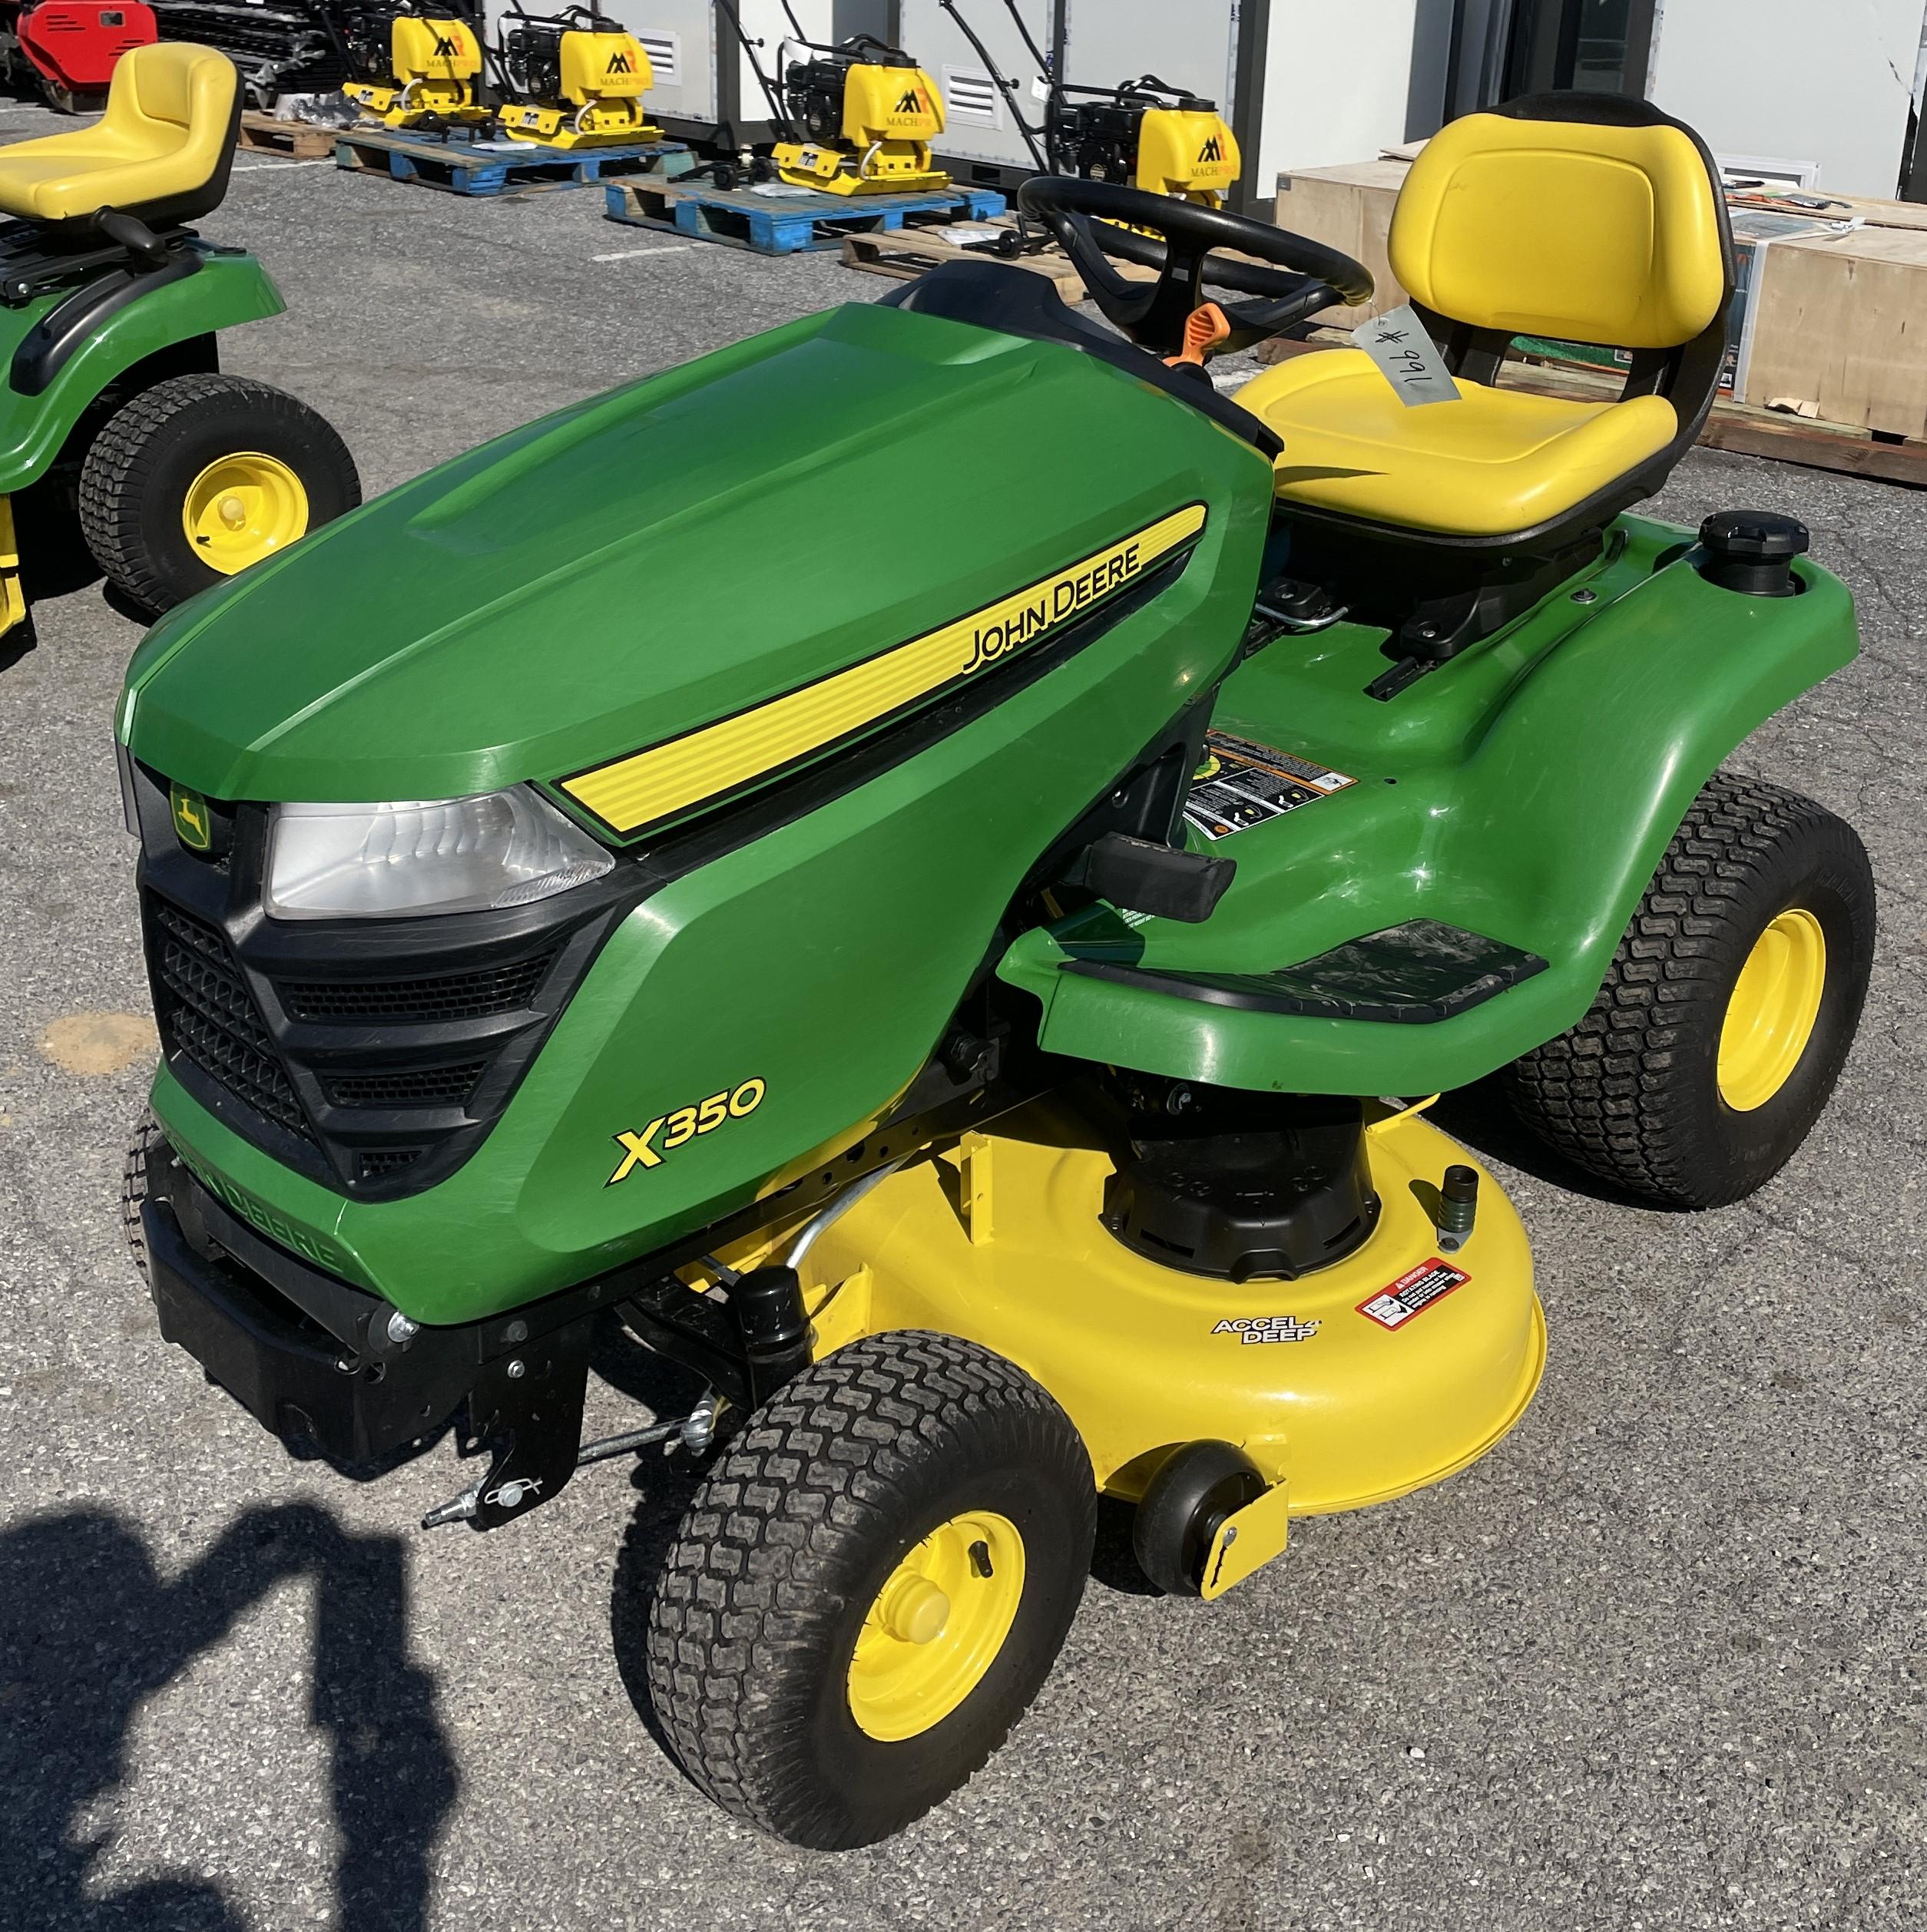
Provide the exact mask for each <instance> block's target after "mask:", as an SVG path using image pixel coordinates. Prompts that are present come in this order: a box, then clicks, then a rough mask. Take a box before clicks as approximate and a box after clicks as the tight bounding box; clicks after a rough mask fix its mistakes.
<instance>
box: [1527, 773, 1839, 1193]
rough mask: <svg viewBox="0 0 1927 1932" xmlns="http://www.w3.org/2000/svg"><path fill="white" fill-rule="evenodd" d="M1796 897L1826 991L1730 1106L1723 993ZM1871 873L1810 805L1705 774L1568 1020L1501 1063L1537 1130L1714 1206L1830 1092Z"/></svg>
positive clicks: (1570, 1155)
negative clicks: (1750, 1088)
mask: <svg viewBox="0 0 1927 1932" xmlns="http://www.w3.org/2000/svg"><path fill="white" fill-rule="evenodd" d="M1803 896H1807V897H1813V898H1815V899H1816V901H1819V905H1818V906H1816V910H1819V911H1822V912H1823V927H1824V928H1825V929H1826V938H1827V952H1828V964H1827V984H1826V991H1825V993H1824V994H1823V999H1822V1005H1821V1011H1820V1014H1819V1018H1818V1021H1816V1027H1815V1035H1814V1039H1813V1043H1812V1044H1811V1045H1810V1046H1809V1048H1808V1050H1807V1053H1806V1056H1805V1057H1804V1058H1803V1060H1802V1061H1801V1063H1800V1066H1799V1067H1797V1068H1796V1070H1795V1071H1794V1073H1793V1075H1792V1077H1790V1079H1789V1080H1788V1082H1787V1083H1786V1087H1785V1088H1783V1090H1782V1091H1781V1092H1780V1093H1778V1094H1776V1096H1775V1097H1773V1099H1772V1100H1770V1101H1769V1102H1768V1103H1766V1105H1765V1106H1764V1107H1760V1108H1759V1109H1757V1110H1755V1111H1754V1112H1753V1113H1750V1114H1744V1115H1742V1114H1736V1113H1733V1112H1732V1111H1731V1110H1730V1109H1727V1107H1725V1106H1724V1105H1723V1103H1722V1102H1720V1100H1719V1099H1718V1096H1717V1082H1716V1080H1715V1068H1716V1067H1717V1058H1718V1049H1719V1037H1720V1025H1721V1023H1722V1021H1723V1019H1724V1017H1725V1014H1726V1009H1727V1001H1728V1000H1729V998H1730V995H1731V992H1732V989H1733V984H1734V981H1736V979H1737V977H1738V975H1739V971H1740V966H1741V965H1742V964H1743V963H1744V961H1745V959H1746V957H1747V953H1748V952H1749V951H1750V948H1751V946H1752V944H1753V940H1754V938H1756V936H1757V935H1758V934H1759V933H1760V931H1761V930H1762V928H1763V927H1764V926H1765V925H1766V923H1767V922H1768V921H1770V920H1771V919H1772V918H1773V917H1774V916H1775V915H1776V914H1777V913H1778V912H1780V911H1782V910H1783V909H1785V908H1786V907H1787V906H1788V905H1792V904H1794V903H1797V902H1800V900H1801V899H1802V898H1803ZM1873 934H1874V889H1873V878H1872V869H1871V868H1870V866H1869V864H1868V861H1867V855H1866V849H1865V847H1864V846H1862V844H1861V842H1860V840H1859V836H1858V835H1857V834H1856V832H1854V831H1853V828H1852V827H1851V826H1850V825H1847V824H1846V823H1845V822H1844V821H1843V820H1842V819H1838V818H1836V816H1835V815H1833V813H1832V812H1829V811H1827V810H1826V809H1825V808H1824V807H1823V806H1819V805H1816V803H1815V802H1813V800H1812V799H1807V798H1803V797H1802V796H1800V793H1798V792H1790V791H1788V790H1786V789H1784V788H1783V787H1782V786H1777V785H1773V784H1770V783H1768V782H1766V781H1765V780H1764V779H1748V778H1741V777H1739V776H1735V775H1733V774H1732V773H1730V772H1717V773H1716V774H1715V775H1714V776H1713V778H1712V779H1710V780H1709V781H1708V782H1707V785H1706V786H1704V789H1702V790H1701V791H1700V794H1699V796H1697V798H1696V799H1694V802H1693V806H1692V809H1690V811H1689V812H1687V815H1686V818H1685V819H1684V822H1682V823H1681V825H1680V829H1679V830H1678V831H1677V832H1676V833H1675V834H1674V837H1673V839H1672V842H1671V843H1670V844H1669V845H1667V849H1666V853H1665V855H1664V858H1662V859H1661V860H1660V865H1659V869H1658V870H1657V872H1656V873H1655V874H1654V878H1653V882H1652V883H1651V885H1649V886H1648V887H1647V890H1646V892H1645V894H1644V896H1643V897H1642V898H1641V901H1640V903H1639V906H1638V909H1637V911H1635V912H1634V915H1633V918H1632V920H1631V923H1630V924H1629V925H1627V928H1626V931H1625V933H1624V935H1623V936H1622V937H1621V940H1620V941H1619V944H1618V946H1617V949H1616V950H1615V951H1614V954H1613V960H1612V964H1611V968H1609V969H1608V970H1607V974H1606V978H1605V981H1604V984H1602V985H1601V988H1600V989H1599V991H1598V994H1597V995H1596V996H1595V997H1594V1001H1593V1003H1592V1005H1591V1008H1590V1009H1589V1010H1588V1012H1587V1014H1586V1016H1585V1017H1584V1019H1582V1020H1581V1021H1580V1022H1579V1024H1578V1025H1577V1026H1575V1027H1572V1028H1571V1030H1570V1031H1568V1032H1566V1033H1564V1034H1561V1035H1560V1036H1559V1037H1558V1038H1557V1039H1555V1040H1548V1042H1547V1043H1546V1044H1545V1045H1544V1046H1542V1047H1538V1048H1537V1049H1536V1050H1535V1051H1533V1052H1531V1053H1529V1054H1526V1055H1525V1057H1523V1058H1521V1059H1520V1060H1517V1061H1515V1063H1514V1064H1513V1065H1512V1066H1511V1067H1510V1068H1509V1069H1508V1077H1507V1084H1508V1090H1509V1097H1510V1099H1511V1103H1512V1105H1513V1107H1514V1108H1515V1111H1516V1112H1517V1113H1518V1117H1519V1118H1520V1119H1521V1121H1522V1122H1523V1123H1524V1124H1525V1126H1527V1127H1528V1128H1529V1129H1530V1130H1531V1131H1532V1132H1533V1133H1535V1134H1536V1135H1537V1136H1538V1138H1539V1139H1541V1140H1543V1141H1544V1142H1545V1143H1547V1144H1548V1146H1551V1147H1553V1148H1554V1149H1555V1150H1557V1151H1558V1153H1561V1154H1563V1155H1564V1156H1565V1157H1566V1158H1567V1159H1568V1160H1571V1161H1572V1162H1573V1163H1575V1164H1576V1165H1577V1166H1579V1167H1581V1168H1582V1169H1584V1170H1585V1171H1586V1172H1588V1173H1591V1174H1592V1175H1594V1176H1597V1177H1598V1179H1601V1180H1604V1181H1606V1182H1607V1183H1611V1185H1612V1186H1615V1187H1617V1188H1619V1189H1623V1190H1624V1191H1625V1192H1626V1193H1629V1194H1631V1195H1632V1196H1634V1197H1636V1198H1637V1199H1641V1200H1644V1201H1647V1202H1650V1203H1652V1204H1654V1206H1660V1207H1666V1208H1673V1209H1692V1208H1706V1207H1716V1206H1724V1205H1726V1204H1727V1203H1730V1202H1732V1201H1735V1200H1737V1199H1741V1198H1742V1197H1743V1196H1745V1195H1747V1194H1750V1193H1752V1192H1753V1190H1754V1189H1756V1188H1757V1187H1759V1186H1761V1185H1763V1183H1765V1182H1766V1180H1768V1179H1770V1178H1771V1177H1772V1176H1773V1174H1775V1173H1777V1172H1778V1171H1779V1169H1780V1168H1781V1167H1782V1166H1784V1165H1785V1163H1786V1161H1787V1160H1790V1158H1791V1157H1792V1156H1793V1153H1794V1152H1795V1151H1796V1150H1797V1149H1798V1147H1799V1146H1800V1143H1801V1141H1802V1140H1804V1139H1805V1138H1806V1134H1807V1132H1808V1130H1809V1129H1810V1128H1811V1127H1812V1126H1813V1123H1814V1121H1815V1120H1816V1119H1817V1118H1818V1117H1819V1114H1820V1112H1821V1110H1822V1109H1823V1108H1824V1107H1825V1106H1826V1102H1827V1100H1828V1097H1829V1095H1830V1094H1831V1093H1832V1092H1833V1085H1834V1082H1835V1080H1836V1079H1837V1077H1839V1070H1840V1067H1841V1065H1842V1064H1843V1062H1844V1061H1845V1060H1846V1054H1847V1050H1848V1048H1849V1047H1850V1046H1851V1045H1852V1044H1853V1032H1854V1028H1855V1027H1856V1024H1858V1022H1859V1014H1860V1007H1861V1005H1862V1002H1863V1001H1864V999H1865V997H1866V984H1867V978H1868V973H1869V968H1870V966H1871V964H1872V951H1873Z"/></svg>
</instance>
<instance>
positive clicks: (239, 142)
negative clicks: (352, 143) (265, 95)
mask: <svg viewBox="0 0 1927 1932" xmlns="http://www.w3.org/2000/svg"><path fill="white" fill-rule="evenodd" d="M336 134H339V129H338V128H334V127H316V126H314V125H313V123H312V122H310V121H276V119H275V117H273V115H272V114H263V113H261V112H260V111H259V110H258V109H257V108H243V110H242V112H241V121H240V126H239V127H237V128H236V129H235V131H234V145H235V146H236V147H238V148H239V149H240V151H241V152H242V153H243V154H279V155H280V156H281V157H283V159H284V160H290V161H312V160H320V159H321V157H323V156H324V155H326V154H331V153H333V151H334V145H335V137H336Z"/></svg>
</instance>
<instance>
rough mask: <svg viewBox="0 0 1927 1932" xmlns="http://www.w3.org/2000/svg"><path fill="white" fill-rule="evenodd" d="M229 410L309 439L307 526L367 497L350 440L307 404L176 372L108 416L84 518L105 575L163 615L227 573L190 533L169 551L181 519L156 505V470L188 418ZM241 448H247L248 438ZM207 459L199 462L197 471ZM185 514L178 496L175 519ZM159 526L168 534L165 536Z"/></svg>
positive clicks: (231, 379) (88, 464)
mask: <svg viewBox="0 0 1927 1932" xmlns="http://www.w3.org/2000/svg"><path fill="white" fill-rule="evenodd" d="M223 410H227V411H230V412H233V414H234V415H237V416H243V417H245V416H247V415H250V414H252V415H253V416H254V419H255V421H256V422H257V424H262V425H265V426H266V427H267V428H268V430H269V432H270V434H269V435H267V436H266V437H262V438H257V440H261V441H269V440H273V439H275V438H276V437H277V436H278V437H281V438H292V439H293V444H297V445H301V444H304V445H306V448H307V452H308V454H309V455H310V458H311V459H312V460H311V461H309V462H307V463H301V462H297V463H296V465H294V467H295V468H296V470H297V471H299V473H300V475H301V480H302V484H303V488H305V489H306V492H307V495H308V503H309V519H308V528H309V529H310V530H317V529H319V528H320V527H321V526H322V525H323V524H325V523H329V522H332V521H333V520H334V518H336V517H338V516H340V515H342V514H344V513H345V512H346V511H349V510H352V509H353V508H355V506H356V505H357V504H359V502H360V501H361V479H360V478H359V475H357V474H356V469H355V459H354V458H353V456H352V455H349V450H348V445H346V443H344V442H343V441H342V439H341V438H340V436H339V435H338V434H337V433H336V430H335V428H334V426H333V425H332V424H331V423H330V422H329V421H328V420H327V418H326V417H325V416H323V415H320V414H319V413H318V412H316V411H315V410H313V409H310V408H309V407H308V405H306V403H305V402H301V401H300V400H298V399H296V397H293V396H291V395H288V394H287V393H286V392H285V391H283V390H280V389H276V388H274V387H273V385H271V384H270V383H267V382H254V381H253V380H252V379H250V378H249V377H247V376H243V375H213V374H210V373H207V372H202V371H198V370H197V371H193V372H190V373H188V374H187V375H171V376H169V377H167V379H165V380H164V381H163V382H157V383H155V384H154V385H153V386H152V387H151V388H149V389H143V390H141V392H139V393H138V394H137V395H134V396H132V397H131V398H129V399H128V400H127V402H124V403H123V404H122V405H121V407H120V408H119V409H118V410H116V411H115V412H114V414H113V415H111V416H110V417H109V418H108V420H107V422H105V424H104V425H102V427H101V431H100V433H99V434H98V435H97V436H96V437H95V438H94V442H93V443H92V445H91V447H90V448H88V452H87V458H86V461H85V462H84V464H83V465H81V479H80V499H79V511H80V522H81V532H82V534H84V536H85V538H86V540H87V547H88V550H89V551H91V552H92V554H93V557H94V561H95V562H96V563H97V564H99V565H100V567H101V569H102V571H104V572H105V573H106V574H107V577H108V581H109V582H110V583H111V584H114V587H116V588H117V589H118V590H120V591H122V592H123V593H124V594H126V595H127V596H128V597H131V598H133V599H134V601H135V602H136V603H137V604H140V605H141V607H142V608H143V609H144V610H149V611H152V612H154V613H156V614H158V613H160V612H161V611H164V610H171V609H172V608H173V607H174V605H175V604H179V603H181V602H183V601H184V600H185V599H186V598H187V597H191V596H193V595H194V594H195V593H196V592H197V591H204V590H210V589H212V588H214V587H215V586H216V585H217V584H223V583H226V582H227V581H229V580H228V579H227V578H226V577H223V576H222V575H221V574H220V572H218V571H213V570H210V569H209V568H208V567H207V566H206V565H205V564H201V563H200V562H199V561H198V560H197V559H196V558H195V557H194V556H193V555H192V554H191V552H190V551H188V549H187V542H186V539H185V538H184V537H183V538H181V539H180V544H179V554H177V555H176V556H174V557H169V556H168V555H167V542H168V541H171V540H172V538H174V534H175V530H176V522H175V521H172V520H170V519H168V518H164V517H163V516H161V514H158V513H157V512H154V511H152V510H151V508H150V507H149V498H150V494H151V491H153V490H154V488H155V487H156V485H157V476H156V471H157V470H159V469H161V467H162V466H163V465H166V464H167V462H168V460H169V458H170V457H171V455H172V454H173V450H172V448H171V443H172V442H173V439H174V438H175V437H176V436H177V435H178V433H179V432H180V424H181V419H182V418H183V417H184V416H187V417H192V416H194V415H202V414H207V415H213V414H214V413H216V412H220V411H223ZM235 446H236V447H246V446H247V442H246V440H245V439H243V440H241V441H240V442H237V444H236V445H235ZM291 446H292V445H284V447H291ZM268 453H269V454H270V455H278V454H282V453H283V452H280V451H273V450H270V452H268ZM208 460H210V461H211V460H212V457H211V455H210V457H209V458H208ZM195 468H196V471H197V472H198V469H199V468H200V465H198V464H197V465H196V466H195ZM190 480H191V478H184V479H183V481H190ZM170 494H173V493H172V492H171V493H170ZM178 514H179V511H178V505H177V504H176V505H175V506H174V519H177V518H178ZM157 530H158V531H161V533H162V539H161V541H160V542H159V543H157V541H156V539H155V531H157Z"/></svg>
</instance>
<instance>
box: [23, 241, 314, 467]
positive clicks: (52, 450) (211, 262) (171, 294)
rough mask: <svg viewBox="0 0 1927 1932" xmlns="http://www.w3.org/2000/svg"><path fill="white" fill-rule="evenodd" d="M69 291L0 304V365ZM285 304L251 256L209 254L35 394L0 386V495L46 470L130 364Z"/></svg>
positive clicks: (124, 315) (110, 326) (105, 327)
mask: <svg viewBox="0 0 1927 1932" xmlns="http://www.w3.org/2000/svg"><path fill="white" fill-rule="evenodd" d="M71 293H72V290H71V289H56V290H55V291H54V293H51V295H44V296H41V297H40V298H39V299H38V300H36V301H34V302H31V303H28V304H27V305H26V306H25V307H23V308H18V309H0V366H5V368H8V369H11V368H12V365H13V358H14V355H15V351H16V350H18V348H19V346H20V345H21V343H22V341H24V340H25V338H26V336H27V335H28V332H30V331H31V329H32V328H33V326H34V325H35V323H38V321H39V320H40V319H41V317H42V316H45V315H46V314H47V313H48V312H49V311H50V310H51V309H55V308H58V306H59V305H60V304H61V303H62V302H63V301H65V299H66V298H67V297H68V296H69V295H70V294H71ZM286 306H287V304H286V303H285V302H283V300H282V299H281V295H280V290H279V289H276V287H275V286H274V284H273V282H272V281H271V280H269V278H268V273H267V270H265V269H264V268H263V267H262V266H261V265H260V263H259V262H257V260H255V259H254V257H253V256H252V255H247V254H243V253H239V252H234V253H227V252H223V253H212V252H210V253H207V254H206V255H205V256H204V258H203V260H202V263H201V266H200V268H199V269H198V270H197V271H196V272H195V273H194V274H192V275H189V276H184V277H183V278H182V279H181V280H180V281H178V282H170V283H166V284H165V285H164V286H162V287H160V288H157V289H154V290H153V291H152V292H151V293H149V294H147V295H144V296H141V297H140V298H139V299H137V301H134V302H132V303H129V304H128V306H127V307H126V308H124V309H121V311H120V312H119V313H118V314H116V315H113V316H109V317H108V319H107V320H106V322H105V323H103V324H102V325H101V327H100V328H99V329H97V330H96V331H95V332H94V334H92V335H91V336H89V337H88V339H87V341H86V342H84V343H83V344H82V345H81V347H80V349H78V351H77V352H75V353H74V355H73V356H71V357H70V358H69V359H68V361H67V362H66V364H65V366H63V367H62V368H61V370H60V372H58V374H57V375H55V378H54V379H53V381H52V382H51V383H50V384H49V385H48V387H47V388H46V389H45V390H44V391H42V392H41V394H40V395H22V394H21V393H20V392H19V391H18V390H17V389H15V388H14V387H13V386H12V384H11V383H9V384H8V385H7V386H6V387H5V388H3V389H0V494H8V493H11V492H12V491H15V490H23V489H25V488H26V487H27V485H28V484H30V483H31V482H34V481H36V480H37V479H38V478H40V477H41V476H42V475H45V473H46V471H47V468H48V465H50V464H51V463H52V461H54V459H55V457H57V456H58V455H59V454H60V452H61V447H62V445H64V444H65V442H66V441H67V438H68V435H70V434H71V432H72V430H73V428H74V425H75V424H76V423H77V422H79V420H80V418H81V416H82V415H83V414H84V412H86V410H87V409H88V405H90V404H91V402H93V401H94V398H95V397H96V396H98V395H100V393H101V391H102V390H104V389H106V388H107V387H108V385H109V384H111V383H112V382H116V381H118V379H120V378H121V376H122V375H125V374H126V372H127V371H128V370H129V369H131V368H133V367H134V365H135V364H136V363H137V362H144V361H145V360H146V359H147V357H149V356H154V355H157V354H158V353H159V352H161V350H163V349H172V348H174V347H175V346H177V344H179V343H181V342H188V341H191V340H192V339H194V337H196V336H208V335H212V334H213V333H214V332H215V331H216V330H217V329H229V328H232V327H233V326H234V325H235V324H236V323H243V322H259V321H261V320H263V319H265V318H266V317H267V316H277V315H279V314H280V313H281V311H282V310H283V309H285V308H286Z"/></svg>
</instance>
